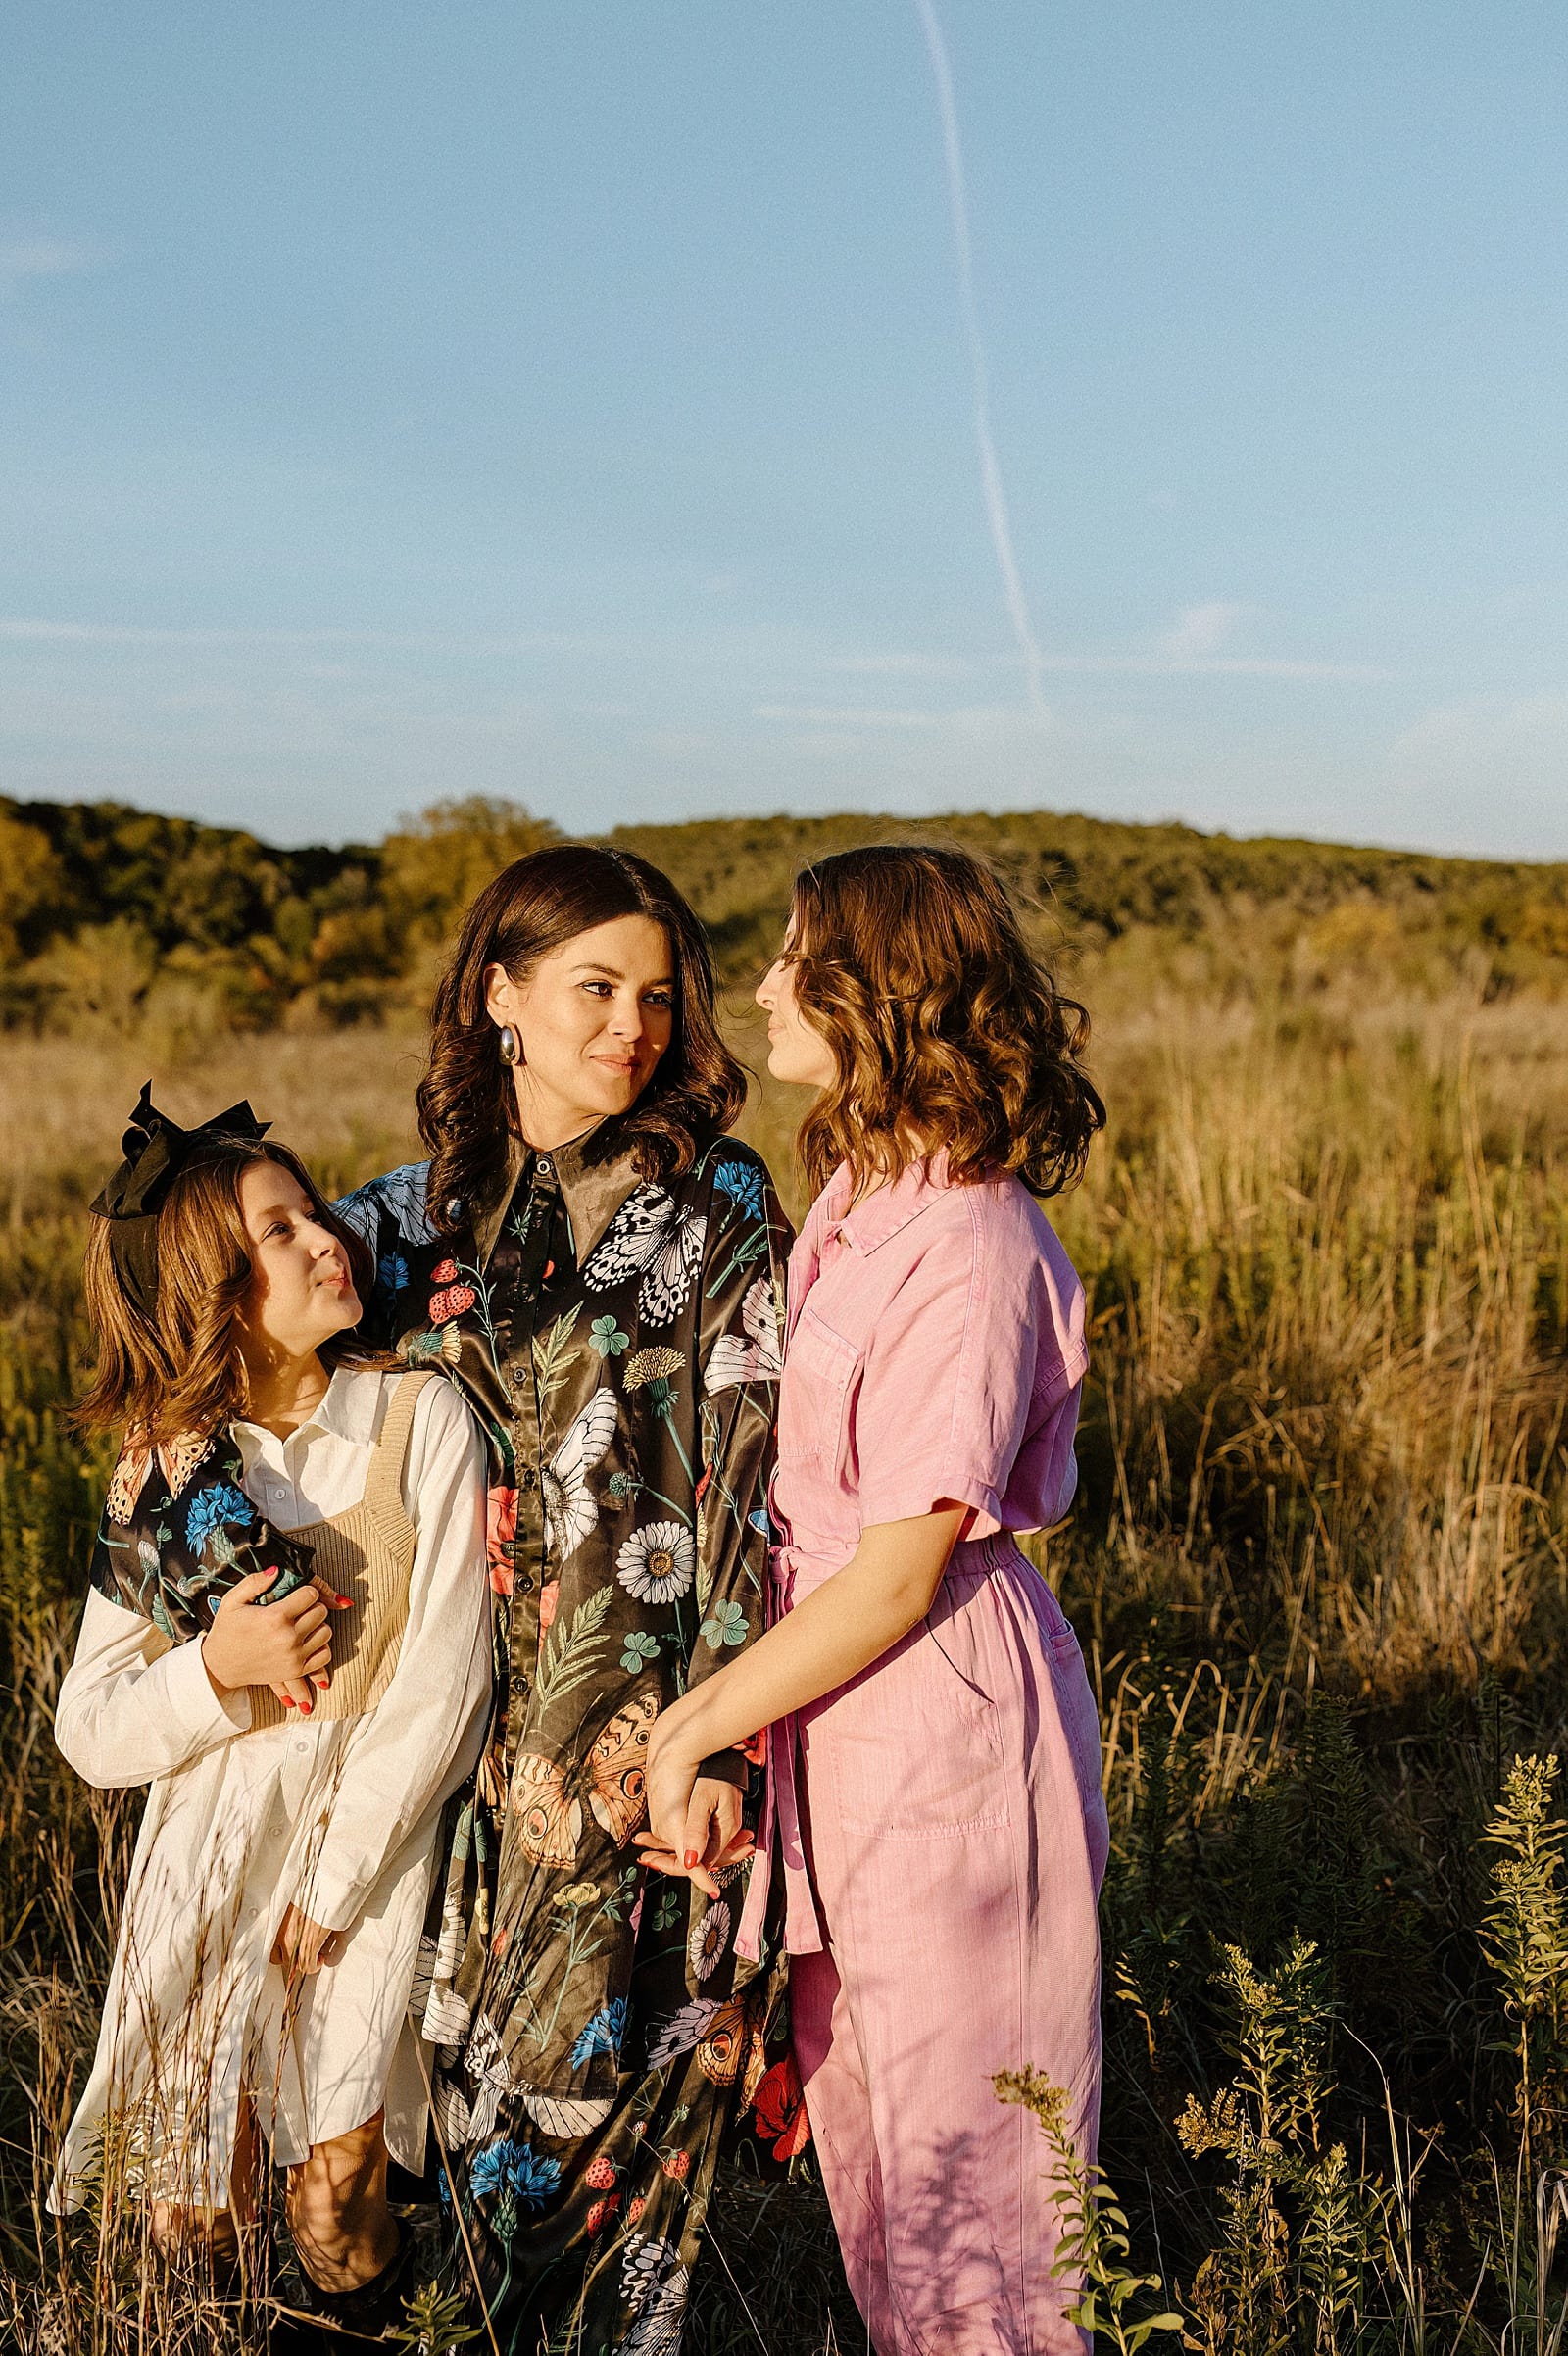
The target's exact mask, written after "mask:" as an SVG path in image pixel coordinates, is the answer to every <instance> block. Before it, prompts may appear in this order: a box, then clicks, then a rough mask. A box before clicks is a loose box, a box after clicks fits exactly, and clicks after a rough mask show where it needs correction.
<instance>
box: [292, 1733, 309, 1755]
mask: <svg viewBox="0 0 1568 2356" xmlns="http://www.w3.org/2000/svg"><path fill="white" fill-rule="evenodd" d="M310 1747H311V1745H310V1742H309V1741H308V1740H307V1738H306V1737H305V1736H304V1735H296V1736H295V1738H294V1748H295V1749H296V1750H297V1751H302V1752H303V1751H307V1750H309V1749H310Z"/></svg>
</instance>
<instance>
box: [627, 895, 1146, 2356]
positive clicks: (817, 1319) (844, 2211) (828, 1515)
mask: <svg viewBox="0 0 1568 2356" xmlns="http://www.w3.org/2000/svg"><path fill="white" fill-rule="evenodd" d="M758 995H759V999H760V1003H761V1004H762V1005H764V1006H767V1008H768V1010H769V1014H770V1017H771V1019H770V1023H769V1043H770V1057H769V1060H770V1065H771V1068H772V1069H773V1071H774V1072H775V1074H776V1076H778V1077H779V1078H781V1079H786V1080H788V1079H798V1080H800V1081H801V1082H802V1083H803V1084H806V1085H812V1086H816V1087H818V1088H819V1089H820V1090H821V1095H820V1097H819V1100H818V1103H817V1104H816V1105H815V1107H814V1108H813V1110H812V1112H811V1113H810V1114H809V1117H808V1119H807V1122H806V1124H805V1125H804V1128H803V1132H802V1150H803V1155H804V1157H805V1159H806V1162H807V1168H808V1174H809V1176H812V1177H813V1178H820V1177H821V1176H822V1174H823V1173H824V1171H825V1170H826V1169H827V1168H829V1167H831V1170H832V1174H831V1176H829V1177H828V1178H827V1181H826V1184H825V1185H824V1186H822V1187H821V1190H820V1192H819V1193H818V1195H817V1199H816V1201H815V1202H814V1203H813V1204H812V1206H811V1210H810V1212H809V1216H808V1218H807V1221H806V1224H805V1227H804V1228H803V1230H802V1233H801V1237H800V1241H799V1243H798V1244H797V1245H796V1248H795V1252H794V1253H793V1255H792V1257H791V1260H790V1268H789V1303H788V1316H787V1325H786V1343H785V1351H784V1373H783V1382H782V1387H781V1393H780V1400H779V1435H778V1441H779V1446H778V1469H777V1472H776V1475H775V1477H774V1483H773V1490H772V1499H771V1504H772V1518H773V1521H774V1524H775V1528H776V1534H777V1544H776V1546H775V1547H774V1549H773V1551H772V1554H771V1558H770V1561H771V1576H772V1581H773V1607H774V1621H775V1625H774V1626H773V1627H772V1628H771V1629H770V1631H769V1633H768V1635H767V1636H766V1637H764V1638H763V1639H762V1640H761V1641H760V1643H759V1644H757V1645H755V1646H754V1647H753V1649H752V1651H751V1653H750V1654H749V1655H748V1656H747V1658H746V1659H745V1660H744V1661H742V1662H737V1663H736V1664H735V1665H734V1666H732V1667H730V1668H727V1669H725V1670H724V1671H723V1672H722V1673H721V1674H720V1675H718V1676H717V1677H713V1678H710V1679H709V1680H707V1681H706V1682H705V1684H704V1685H703V1686H702V1687H700V1688H699V1689H696V1690H695V1691H694V1692H693V1693H690V1694H688V1695H687V1696H686V1697H685V1698H684V1699H683V1700H681V1701H679V1702H677V1703H676V1704H675V1705H674V1706H673V1707H672V1708H671V1709H670V1710H668V1711H667V1712H666V1713H665V1715H664V1717H663V1718H662V1719H661V1720H660V1722H659V1724H658V1726H657V1727H656V1729H655V1733H654V1742H653V1748H652V1750H651V1754H650V1761H649V1786H650V1795H651V1803H652V1804H651V1828H652V1829H651V1832H650V1834H649V1836H648V1838H649V1840H650V1841H657V1842H659V1843H660V1845H661V1846H662V1848H663V1850H664V1852H665V1854H666V1856H667V1858H668V1861H669V1863H671V1864H672V1865H675V1866H677V1867H679V1868H684V1869H685V1870H688V1871H695V1873H696V1876H697V1878H698V1879H699V1880H703V1881H706V1882H709V1883H711V1871H710V1869H711V1866H712V1865H713V1864H714V1863H721V1862H722V1858H721V1857H720V1856H719V1854H718V1852H717V1851H716V1849H714V1848H713V1847H712V1846H711V1837H710V1831H709V1827H708V1826H707V1824H706V1823H703V1822H701V1821H700V1810H699V1809H697V1808H694V1807H692V1806H691V1805H690V1798H689V1795H690V1792H691V1787H692V1783H693V1781H694V1779H695V1776H696V1773H697V1770H698V1767H699V1765H700V1763H701V1761H702V1759H703V1758H704V1757H706V1756H709V1755H711V1753H712V1752H713V1751H714V1750H715V1749H716V1748H717V1747H719V1746H720V1745H721V1744H723V1743H727V1742H735V1741H737V1740H739V1739H741V1738H743V1737H746V1736H749V1735H751V1734H752V1733H753V1732H754V1731H755V1730H756V1728H757V1727H759V1726H760V1725H762V1724H764V1723H770V1724H771V1736H770V1744H769V1755H770V1788H769V1794H768V1805H767V1809H766V1812H765V1815H764V1834H765V1836H766V1838H765V1840H764V1842H763V1843H762V1844H761V1845H762V1854H761V1855H760V1858H759V1863H758V1866H757V1868H755V1869H754V1872H753V1875H752V1880H751V1885H750V1893H749V1898H748V1904H747V1909H746V1914H745V1917H744V1918H743V1924H742V1931H741V1936H740V1938H739V1939H738V1941H737V1945H738V1947H739V1948H740V1951H742V1952H746V1951H748V1949H750V1950H751V1951H754V1952H755V1950H756V1945H757V1941H758V1939H759V1935H760V1931H761V1927H762V1918H763V1909H764V1905H765V1901H766V1890H767V1865H768V1861H769V1860H771V1862H772V1869H773V1871H774V1872H775V1873H777V1872H782V1875H783V1881H784V1892H783V1895H784V1908H783V1911H784V1917H785V1938H786V1943H787V1945H788V1947H789V1951H790V1954H791V1958H792V1963H791V1989H792V2007H793V2012H792V2017H793V2024H794V2044H795V2052H796V2057H797V2059H798V2061H799V2065H800V2070H801V2077H802V2080H803V2083H804V2087H805V2096H806V2107H807V2112H808V2115H809V2121H810V2125H811V2129H812V2133H813V2135H814V2139H815V2142H816V2146H817V2149H818V2152H819V2155H820V2160H821V2166H822V2172H823V2176H824V2179H825V2182H826V2185H827V2190H828V2196H829V2199H830V2201H831V2203H832V2208H833V2217H834V2222H835V2225H836V2226H837V2229H838V2233H839V2237H840V2240H841V2242H842V2245H843V2249H844V2256H845V2264H846V2267H847V2270H848V2273H849V2279H850V2284H851V2287H852V2289H853V2290H854V2292H855V2295H856V2298H857V2300H858V2304H859V2306H860V2309H861V2312H862V2313H863V2315H864V2316H865V2319H866V2322H867V2325H868V2327H869V2330H870V2333H871V2337H872V2339H873V2341H874V2343H875V2346H876V2348H877V2350H878V2351H879V2356H916V2352H918V2356H999V2352H1003V2351H1005V2352H1007V2356H1013V2352H1016V2356H1048V2352H1050V2356H1054V2352H1055V2351H1057V2350H1062V2351H1072V2356H1078V2352H1079V2351H1080V2350H1081V2349H1082V2347H1083V2345H1084V2336H1083V2334H1082V2333H1080V2332H1079V2331H1077V2330H1076V2328H1075V2327H1073V2326H1072V2325H1071V2324H1069V2323H1068V2322H1067V2321H1066V2318H1065V2314H1064V2309H1065V2308H1066V2307H1067V2306H1068V2305H1069V2304H1070V2303H1071V2301H1072V2299H1073V2296H1074V2295H1075V2286H1074V2284H1073V2283H1072V2282H1071V2281H1070V2280H1064V2279H1063V2278H1061V2277H1054V2275H1053V2263H1054V2256H1055V2247H1056V2240H1057V2233H1058V2221H1057V2217H1056V2214H1055V2211H1054V2204H1053V2201H1052V2198H1051V2194H1050V2188H1049V2184H1048V2182H1047V2179H1046V2174H1045V2170H1046V2165H1047V2154H1046V2151H1045V2148H1044V2145H1043V2144H1042V2141H1041V2138H1040V2134H1039V2130H1038V2127H1037V2126H1036V2124H1035V2122H1034V2120H1033V2119H1032V2118H1031V2117H1030V2116H1029V2115H1028V2114H1027V2113H1026V2112H1024V2111H1022V2110H1019V2109H1017V2108H1016V2107H1008V2106H1004V2105H1003V2104H1001V2103H1000V2102H999V2101H998V2099H997V2096H996V2093H995V2091H994V2088H993V2085H992V2081H993V2078H994V2076H995V2074H996V2072H997V2071H999V2070H1004V2069H1016V2068H1018V2067H1020V2066H1022V2065H1026V2064H1032V2065H1034V2066H1035V2067H1037V2068H1039V2069H1042V2070H1044V2071H1046V2072H1048V2073H1049V2075H1050V2076H1051V2077H1052V2078H1053V2079H1054V2081H1055V2082H1056V2083H1057V2084H1058V2085H1060V2086H1064V2087H1065V2088H1066V2089H1067V2092H1068V2095H1069V2101H1070V2115H1071V2119H1072V2123H1073V2132H1074V2135H1075V2138H1076V2141H1077V2143H1078V2146H1079V2148H1080V2150H1081V2151H1082V2152H1084V2153H1085V2155H1086V2156H1091V2157H1092V2155H1093V2151H1094V2143H1095V2134H1096V2125H1097V2116H1098V2107H1099V2093H1100V2034H1099V1979H1100V1950H1099V1937H1098V1929H1097V1923H1096V1900H1097V1896H1098V1892H1099V1888H1100V1881H1101V1877H1102V1874H1103V1870H1104V1862H1105V1849H1106V1825H1105V1811H1104V1804H1103V1799H1102V1796H1101V1790H1100V1744H1099V1734H1098V1726H1097V1721H1096V1714H1095V1705H1094V1699H1093V1695H1092V1693H1091V1692H1090V1688H1089V1684H1088V1680H1087V1678H1086V1676H1085V1673H1084V1665H1083V1660H1082V1657H1081V1655H1080V1653H1079V1649H1078V1644H1077V1640H1076V1638H1075V1637H1074V1635H1073V1633H1072V1630H1071V1629H1070V1627H1069V1626H1068V1624H1067V1622H1066V1620H1065V1619H1064V1617H1063V1616H1062V1613H1061V1610H1060V1608H1059V1606H1058V1605H1057V1603H1056V1601H1055V1598H1054V1595H1052V1593H1051V1591H1050V1589H1049V1588H1048V1587H1047V1585H1046V1583H1045V1581H1044V1580H1043V1579H1042V1578H1041V1577H1040V1575H1039V1574H1038V1572H1037V1571H1035V1570H1034V1569H1033V1567H1032V1566H1031V1565H1030V1564H1029V1562H1028V1561H1027V1560H1026V1559H1025V1557H1024V1556H1023V1555H1022V1553H1021V1552H1020V1551H1019V1549H1018V1546H1017V1544H1016V1540H1015V1536H1014V1534H1015V1533H1016V1532H1018V1531H1025V1530H1038V1529H1043V1528H1048V1527H1050V1526H1051V1525H1052V1524H1053V1523H1054V1522H1057V1521H1059V1520H1060V1519H1061V1517H1062V1515H1063V1514H1064V1513H1065V1512H1066V1510H1067V1507H1068V1506H1069V1504H1070V1503H1071V1500H1072V1497H1073V1492H1074V1488H1075V1486H1076V1479H1077V1468H1076V1464H1075V1462H1074V1458H1073V1449H1072V1441H1073V1430H1074V1426H1075V1423H1076V1420H1077V1410H1078V1399H1079V1393H1080V1389H1081V1386H1082V1383H1083V1377H1084V1371H1085V1367H1086V1364H1087V1354H1086V1351H1085V1347H1084V1301H1083V1289H1082V1287H1081V1285H1080V1284H1079V1282H1078V1279H1077V1277H1076V1276H1075V1275H1074V1273H1073V1270H1072V1267H1071V1264H1070V1262H1069V1261H1068V1259H1067V1256H1066V1254H1065V1252H1063V1250H1062V1248H1061V1246H1060V1244H1059V1243H1058V1242H1057V1240H1056V1238H1055V1236H1054V1233H1053V1231H1052V1229H1051V1227H1050V1225H1049V1224H1048V1222H1047V1220H1046V1218H1045V1216H1044V1214H1043V1212H1042V1211H1041V1210H1040V1208H1039V1205H1038V1203H1037V1202H1036V1200H1035V1193H1037V1192H1046V1191H1048V1190H1053V1189H1054V1187H1056V1186H1059V1185H1060V1184H1061V1183H1062V1182H1063V1180H1064V1179H1065V1178H1067V1177H1069V1176H1071V1175H1074V1174H1075V1173H1076V1171H1077V1170H1078V1169H1079V1168H1080V1167H1081V1165H1082V1161H1083V1157H1084V1154H1085V1153H1086V1152H1087V1149H1088V1145H1089V1140H1090V1137H1091V1135H1092V1134H1093V1131H1094V1130H1095V1129H1096V1128H1097V1127H1099V1125H1100V1123H1101V1122H1102V1120H1103V1111H1102V1109H1101V1106H1100V1102H1099V1099H1098V1098H1097V1097H1096V1095H1095V1093H1094V1091H1093V1089H1092V1087H1091V1086H1090V1085H1089V1082H1088V1080H1087V1078H1086V1077H1085V1075H1084V1073H1083V1071H1082V1069H1081V1067H1080V1065H1079V1062H1078V1053H1079V1049H1080V1047H1081V1043H1082V1039H1083V1034H1084V1027H1085V1026H1084V1024H1083V1020H1082V1015H1081V1010H1080V1009H1078V1008H1077V1007H1075V1006H1071V1004H1070V1002H1063V1001H1061V1000H1060V999H1059V998H1058V997H1057V996H1056V993H1055V991H1054V988H1053V986H1052V984H1051V982H1050V979H1049V977H1048V976H1047V975H1046V974H1045V973H1044V972H1043V971H1042V970H1041V968H1040V967H1039V966H1038V965H1037V964H1036V962H1035V960H1034V959H1033V957H1031V956H1030V953H1029V952H1028V950H1027V948H1026V946H1025V944H1024V942H1023V940H1022V937H1021V935H1020V933H1019V930H1018V927H1017V923H1016V920H1015V918H1014V916H1013V914H1012V911H1011V909H1010V908H1009V907H1008V904H1007V902H1006V899H1005V895H1004V894H1003V892H1002V890H1001V887H1000V885H999V884H998V883H997V881H996V879H995V878H994V877H993V876H992V875H991V873H990V872H989V870H987V869H985V868H984V867H982V866H980V865H979V864H978V862H976V861H974V860H972V859H969V858H968V857H967V856H966V855H965V854H963V853H959V852H943V851H928V850H923V849H921V850H914V849H902V848H900V849H894V848H883V849H878V850H872V851H865V852H856V853H847V854H844V855H842V856H841V857H839V858H836V859H829V860H826V861H824V862H822V864H821V865H819V866H818V867H816V868H814V869H810V870H808V871H807V873H806V875H804V876H803V877H802V878H801V879H800V881H799V882H798V884H797V887H796V900H795V909H794V914H793V917H792V921H791V928H790V933H789V935H788V937H787V940H786V947H785V952H784V955H783V956H782V957H781V958H780V960H779V961H778V963H777V964H775V966H774V967H773V969H772V970H771V972H770V973H769V974H768V976H767V979H766V980H765V981H764V983H763V985H762V987H761V989H760V992H759V994H758ZM1031 1189H1033V1190H1034V1191H1031ZM712 1886H713V1887H714V1888H715V1892H716V1884H715V1885H712ZM713 1902H714V1903H719V1904H721V1903H723V1902H724V1901H723V1900H722V1899H721V1898H719V1897H718V1896H717V1895H716V1894H715V1897H714V1901H713Z"/></svg>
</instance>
